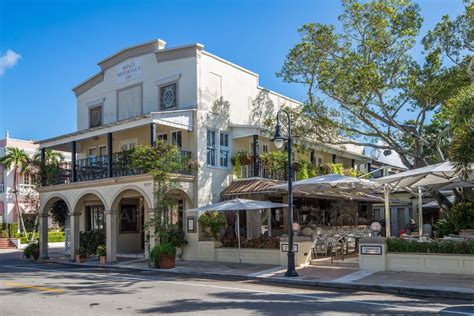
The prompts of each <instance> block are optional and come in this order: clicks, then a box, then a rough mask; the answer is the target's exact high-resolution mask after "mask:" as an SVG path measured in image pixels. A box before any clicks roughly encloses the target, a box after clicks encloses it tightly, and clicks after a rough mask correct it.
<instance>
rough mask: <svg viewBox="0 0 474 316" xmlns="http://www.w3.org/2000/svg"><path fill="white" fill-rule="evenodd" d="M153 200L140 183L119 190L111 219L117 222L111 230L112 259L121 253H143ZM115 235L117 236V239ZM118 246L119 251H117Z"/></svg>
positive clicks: (147, 238)
mask: <svg viewBox="0 0 474 316" xmlns="http://www.w3.org/2000/svg"><path fill="white" fill-rule="evenodd" d="M151 207H152V203H151V201H150V198H149V197H148V196H147V194H146V193H145V192H144V191H143V190H142V189H141V188H139V187H136V186H127V187H125V188H122V189H121V190H120V191H118V192H117V193H116V194H115V196H114V198H113V199H112V204H111V210H112V211H111V212H110V217H111V222H113V223H114V226H113V227H110V231H108V232H107V238H108V239H110V240H108V242H107V247H108V248H110V249H107V251H108V256H110V257H111V258H110V260H109V258H108V260H109V261H113V260H115V259H116V255H117V254H118V255H119V256H132V257H141V256H143V254H144V252H145V249H146V247H147V243H148V242H149V238H150V237H149V234H148V233H147V229H146V223H147V221H148V220H149V210H150V208H151ZM114 239H115V240H114ZM114 248H115V251H114Z"/></svg>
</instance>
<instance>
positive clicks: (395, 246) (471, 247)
mask: <svg viewBox="0 0 474 316" xmlns="http://www.w3.org/2000/svg"><path fill="white" fill-rule="evenodd" d="M387 252H415V253H450V254H458V255H474V240H469V241H433V242H417V241H414V240H404V239H399V238H390V239H387Z"/></svg>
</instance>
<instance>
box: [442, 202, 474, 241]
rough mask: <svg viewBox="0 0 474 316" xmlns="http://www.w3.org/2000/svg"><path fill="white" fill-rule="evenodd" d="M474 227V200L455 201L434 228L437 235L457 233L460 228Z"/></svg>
mask: <svg viewBox="0 0 474 316" xmlns="http://www.w3.org/2000/svg"><path fill="white" fill-rule="evenodd" d="M473 228H474V201H469V202H461V203H456V204H454V205H453V207H452V208H451V209H450V210H449V211H448V212H447V213H446V215H445V217H444V218H442V219H441V220H439V221H438V223H436V225H435V230H436V231H437V233H438V235H439V236H441V237H442V236H447V235H449V234H459V232H460V231H461V229H473Z"/></svg>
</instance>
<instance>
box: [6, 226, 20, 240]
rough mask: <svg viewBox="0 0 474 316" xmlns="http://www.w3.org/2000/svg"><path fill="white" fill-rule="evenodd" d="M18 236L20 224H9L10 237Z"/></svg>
mask: <svg viewBox="0 0 474 316" xmlns="http://www.w3.org/2000/svg"><path fill="white" fill-rule="evenodd" d="M17 236H18V224H16V223H9V224H8V237H9V238H16V237H17Z"/></svg>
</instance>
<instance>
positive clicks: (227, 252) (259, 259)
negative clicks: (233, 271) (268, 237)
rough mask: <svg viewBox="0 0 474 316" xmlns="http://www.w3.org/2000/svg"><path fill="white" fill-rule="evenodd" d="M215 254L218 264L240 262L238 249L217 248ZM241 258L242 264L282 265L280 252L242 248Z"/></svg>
mask: <svg viewBox="0 0 474 316" xmlns="http://www.w3.org/2000/svg"><path fill="white" fill-rule="evenodd" d="M215 253H216V261H218V262H239V249H238V248H216V249H215ZM240 258H241V260H242V263H253V264H272V265H280V250H279V249H253V248H241V249H240Z"/></svg>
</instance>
